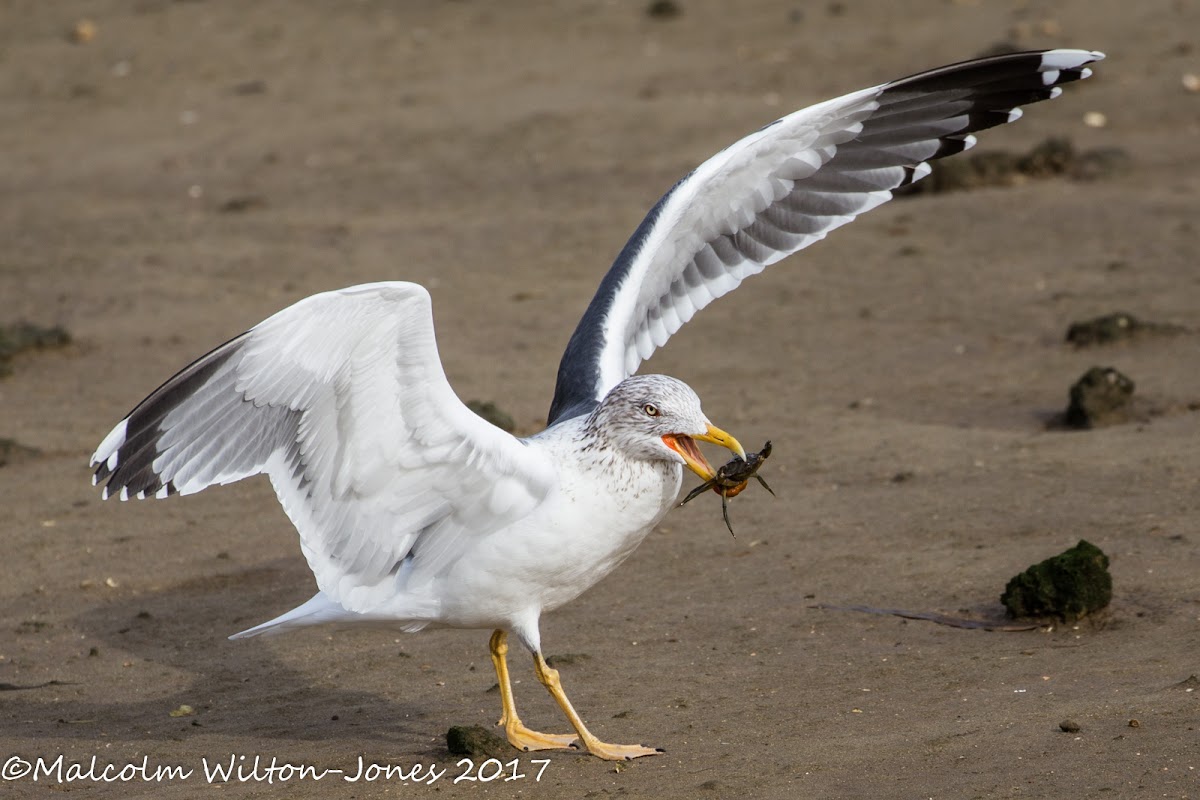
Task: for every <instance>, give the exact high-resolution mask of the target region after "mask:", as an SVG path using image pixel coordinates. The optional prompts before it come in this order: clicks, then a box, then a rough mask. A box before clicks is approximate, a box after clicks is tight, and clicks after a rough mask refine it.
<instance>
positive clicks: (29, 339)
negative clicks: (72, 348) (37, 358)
mask: <svg viewBox="0 0 1200 800" xmlns="http://www.w3.org/2000/svg"><path fill="white" fill-rule="evenodd" d="M70 343H71V335H70V334H69V333H67V331H66V329H65V328H62V327H59V326H57V325H55V326H54V327H53V328H43V327H41V326H40V325H33V324H31V323H29V322H18V323H16V324H13V325H0V378H2V377H4V376H5V375H8V374H10V373H11V372H12V366H11V365H10V362H11V361H12V357H13V356H15V355H17V354H18V353H21V352H24V351H26V350H42V349H45V348H48V347H62V346H64V345H67V344H70Z"/></svg>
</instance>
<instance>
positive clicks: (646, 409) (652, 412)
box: [642, 403, 658, 417]
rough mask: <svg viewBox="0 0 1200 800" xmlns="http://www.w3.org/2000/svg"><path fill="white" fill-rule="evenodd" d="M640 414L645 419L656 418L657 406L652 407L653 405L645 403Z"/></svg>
mask: <svg viewBox="0 0 1200 800" xmlns="http://www.w3.org/2000/svg"><path fill="white" fill-rule="evenodd" d="M642 413H644V414H645V415H646V416H647V417H657V416H658V406H656V405H654V403H646V405H644V406H642Z"/></svg>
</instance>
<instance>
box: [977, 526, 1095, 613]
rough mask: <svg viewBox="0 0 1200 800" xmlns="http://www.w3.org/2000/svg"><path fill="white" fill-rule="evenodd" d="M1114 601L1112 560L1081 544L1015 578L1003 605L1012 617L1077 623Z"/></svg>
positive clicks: (1001, 599)
mask: <svg viewBox="0 0 1200 800" xmlns="http://www.w3.org/2000/svg"><path fill="white" fill-rule="evenodd" d="M1111 600H1112V576H1111V575H1110V574H1109V572H1108V556H1106V555H1104V552H1103V551H1102V550H1101V549H1100V548H1099V547H1096V546H1095V545H1094V544H1092V543H1090V542H1088V541H1085V540H1083V539H1080V540H1079V544H1077V545H1075V546H1074V547H1072V548H1071V549H1070V550H1067V551H1065V552H1063V553H1059V554H1058V555H1056V556H1054V557H1053V558H1048V559H1046V560H1045V561H1043V562H1041V563H1040V564H1034V565H1033V566H1032V567H1030V568H1029V569H1027V570H1025V571H1024V572H1022V573H1021V574H1019V575H1017V576H1015V577H1014V578H1013V579H1012V580H1010V581H1009V582H1008V585H1007V586H1006V587H1005V588H1004V594H1002V595H1000V602H1001V603H1003V604H1004V607H1005V608H1006V609H1007V610H1008V614H1009V616H1011V617H1013V618H1020V617H1057V618H1058V619H1060V620H1062V621H1063V622H1074V621H1075V620H1077V619H1079V618H1080V617H1083V616H1086V615H1087V614H1090V613H1092V612H1094V611H1099V610H1100V609H1102V608H1104V607H1105V606H1107V605H1108V604H1109V602H1110V601H1111Z"/></svg>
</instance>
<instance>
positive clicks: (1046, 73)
mask: <svg viewBox="0 0 1200 800" xmlns="http://www.w3.org/2000/svg"><path fill="white" fill-rule="evenodd" d="M1102 58H1104V55H1103V54H1102V53H1098V52H1089V51H1084V50H1065V49H1059V50H1046V51H1039V52H1026V53H1013V54H1007V55H999V56H994V57H989V58H981V59H976V60H972V61H965V62H962V63H958V64H952V65H950V66H944V67H939V68H937V69H933V70H929V71H927V72H922V73H919V74H916V75H913V76H911V77H907V78H902V79H900V80H895V81H891V82H888V83H883V84H880V85H878V86H873V87H871V88H869V89H863V90H861V91H857V92H853V93H851V94H847V95H845V96H842V97H838V98H836V99H833V100H829V101H826V102H823V103H819V104H817V105H814V106H811V107H809V108H805V109H802V110H800V111H796V112H794V113H792V114H789V115H788V116H785V117H783V118H781V119H778V120H775V121H774V122H772V123H770V124H768V125H766V126H765V127H763V128H761V129H759V130H758V131H756V132H754V133H752V134H750V135H749V136H747V137H745V138H743V139H741V140H740V141H738V142H737V143H735V144H733V145H732V146H730V147H728V148H726V149H725V150H722V151H721V152H719V153H717V154H716V155H715V156H713V157H712V158H710V159H709V160H708V161H706V162H704V163H703V164H702V165H701V166H700V167H698V168H697V169H696V170H694V171H693V172H692V173H691V174H689V175H688V176H686V177H685V178H683V179H682V180H681V181H679V182H678V183H677V184H675V186H674V187H673V188H672V189H671V190H670V191H668V192H667V193H666V195H664V196H663V197H662V199H660V200H659V201H658V203H657V204H656V205H655V206H654V207H653V208H652V209H651V210H650V213H649V214H648V215H647V216H646V218H645V220H643V221H642V223H641V224H640V225H639V226H638V228H637V230H636V231H635V232H634V234H633V236H632V238H630V240H629V242H628V243H627V244H626V245H625V247H624V249H622V250H621V252H620V254H619V255H618V256H617V259H616V262H615V263H614V264H613V266H612V267H611V268H610V269H609V271H608V273H607V274H606V275H605V277H604V279H603V280H602V281H601V283H600V287H599V290H598V291H597V293H596V295H595V297H594V298H593V299H592V301H591V304H590V305H589V306H588V307H587V310H586V312H585V313H584V315H583V318H582V319H581V320H580V322H579V325H578V327H577V328H576V329H575V332H574V334H573V335H572V336H571V338H570V341H569V343H568V344H567V348H566V352H565V353H564V354H563V357H562V361H561V363H560V364H559V368H558V380H557V383H556V386H555V389H554V398H553V401H552V402H551V405H550V414H549V419H548V424H547V427H546V429H545V430H543V431H542V432H541V433H538V434H535V435H533V436H529V437H527V438H516V437H514V436H512V435H510V434H508V433H506V432H504V431H502V430H500V429H499V428H497V427H495V426H493V425H491V424H490V423H488V422H486V421H484V420H483V419H482V418H480V417H478V416H476V415H475V414H473V413H472V412H471V411H470V410H468V408H467V407H466V406H465V405H464V404H463V403H462V402H461V401H460V400H459V398H458V397H457V396H456V395H455V394H454V391H453V389H452V388H451V387H450V384H449V382H448V381H447V379H446V375H445V373H444V371H443V369H442V365H441V361H440V359H439V357H438V351H437V344H436V341H435V338H434V324H433V311H432V303H431V300H430V297H429V293H428V292H427V291H426V290H425V289H424V288H422V287H421V286H419V285H417V284H414V283H406V282H399V281H393V282H381V283H371V284H365V285H361V286H354V287H351V288H347V289H342V290H340V291H331V292H325V293H322V294H317V295H313V296H311V297H308V298H306V299H304V300H301V301H299V302H297V303H296V304H294V305H292V306H290V307H288V308H285V309H284V310H282V311H280V312H278V313H277V314H275V315H274V316H271V317H269V318H268V319H266V320H265V321H263V322H261V323H259V324H258V325H256V326H254V327H253V328H251V329H250V330H248V331H246V332H245V333H243V334H241V335H240V336H237V337H236V338H234V339H232V340H230V341H228V342H226V343H225V344H222V345H221V346H219V347H217V348H216V349H214V350H212V351H211V352H209V353H208V354H207V355H204V356H201V357H200V358H199V359H197V360H196V361H194V362H192V363H191V364H190V365H189V366H187V367H185V368H184V369H183V370H182V371H180V372H179V373H178V374H176V375H175V376H174V377H172V378H170V379H169V380H168V381H167V382H166V383H164V384H163V385H162V386H160V387H159V388H158V389H156V390H155V391H154V392H153V393H152V394H151V395H150V396H149V397H147V398H146V399H145V400H143V401H142V402H141V403H139V404H138V405H137V406H136V407H135V408H134V409H133V411H131V412H130V413H129V415H128V416H126V417H125V419H123V420H122V421H121V422H120V423H119V424H118V425H117V426H116V427H115V428H113V430H112V432H111V433H109V434H108V436H107V437H106V438H105V439H104V441H103V442H101V444H100V446H99V448H97V450H96V452H95V454H94V455H93V456H92V460H91V465H92V467H93V468H94V474H93V483H103V484H104V490H103V494H104V497H106V498H107V497H109V496H112V495H116V496H119V497H120V498H121V499H122V500H126V499H129V498H138V499H143V498H147V497H158V498H163V497H167V496H169V495H173V494H181V495H186V494H191V493H193V492H198V491H200V490H201V489H204V488H206V487H208V486H212V485H215V484H227V483H231V482H233V481H238V480H241V479H243V478H247V477H250V476H252V475H258V474H262V473H265V474H266V475H267V476H268V477H269V478H270V481H271V485H272V486H273V487H274V489H275V493H276V495H277V497H278V499H279V502H280V504H281V505H282V506H283V510H284V512H285V513H286V514H287V516H288V518H289V519H290V520H291V521H292V524H293V525H294V526H295V527H296V530H297V531H298V532H299V534H300V548H301V550H302V551H303V553H304V557H305V559H306V560H307V562H308V565H309V567H310V568H311V570H312V572H313V575H314V577H315V578H316V585H317V588H318V591H317V593H316V594H315V595H314V596H313V597H312V599H311V600H309V601H307V602H306V603H304V604H303V605H301V606H299V607H298V608H295V609H293V610H291V611H289V612H287V613H285V614H282V615H281V616H278V617H276V618H275V619H272V620H270V621H269V622H264V623H263V624H261V625H258V626H256V627H253V628H250V629H249V630H246V631H242V632H241V633H238V634H235V635H234V636H232V637H231V638H235V639H239V638H245V637H252V636H258V635H260V634H274V633H281V632H284V631H291V630H295V629H298V628H304V627H308V626H311V625H318V624H324V623H339V624H342V623H372V624H385V625H391V626H393V627H395V628H398V629H400V630H403V631H406V632H415V631H418V630H421V629H422V628H426V627H430V626H449V627H457V628H477V629H484V630H492V631H493V633H492V634H491V639H490V641H489V649H490V653H491V659H492V663H493V666H494V667H495V670H496V678H497V682H498V684H499V688H500V701H501V707H502V713H501V717H500V722H499V723H498V724H499V725H502V726H503V728H504V732H505V735H506V736H507V738H508V741H509V742H510V743H511V744H512V745H513V746H515V747H516V748H518V749H520V750H525V751H532V750H544V749H554V748H567V747H575V748H585V749H586V750H587V751H588V752H590V753H591V754H593V755H595V756H598V757H600V758H603V759H610V760H619V759H632V758H637V757H641V756H649V755H654V754H657V753H661V752H662V750H660V749H656V748H650V747H645V746H643V745H621V744H610V743H607V742H604V741H601V740H600V739H599V738H597V737H596V736H595V735H593V734H592V733H591V731H589V730H588V728H587V726H586V725H585V724H584V721H583V719H582V717H581V716H580V715H579V714H578V713H577V712H576V710H575V709H574V707H573V706H572V705H571V702H570V700H568V698H567V695H566V693H565V692H564V690H563V687H562V682H561V680H560V677H559V674H558V672H557V671H556V670H554V669H553V668H551V667H550V666H549V665H548V664H547V663H546V659H545V658H544V657H543V655H542V644H541V637H540V634H539V629H538V624H539V619H540V618H541V616H542V614H543V613H545V612H547V611H552V610H554V609H556V608H559V607H560V606H562V605H563V604H564V603H567V602H569V601H570V600H573V599H574V598H576V597H577V596H579V594H580V593H582V592H583V591H585V590H586V589H587V588H589V587H590V586H592V585H593V584H595V583H596V582H597V581H598V580H600V579H601V578H603V577H604V576H605V575H607V574H608V573H609V572H610V571H612V570H613V569H614V568H615V567H616V566H617V565H618V564H620V563H621V562H622V561H623V560H624V559H625V558H627V557H628V556H629V555H630V553H632V552H633V551H634V549H635V548H636V547H637V546H638V544H640V543H641V541H642V540H643V539H644V538H645V537H646V535H647V534H648V533H649V532H650V530H651V529H653V528H654V526H655V525H656V524H657V523H658V522H659V520H661V519H662V518H663V517H664V516H665V515H666V514H667V512H668V511H669V510H670V509H671V508H672V507H673V506H674V505H675V503H676V500H677V498H678V495H679V490H680V487H681V485H682V480H683V469H684V467H686V468H687V469H689V470H691V471H692V472H694V473H696V474H697V475H699V476H700V477H701V478H702V479H704V480H706V481H707V480H710V479H711V478H712V477H713V475H714V469H713V467H712V466H711V465H710V464H709V462H708V460H707V459H706V458H705V456H704V455H703V453H701V451H700V449H699V447H698V445H697V442H709V443H712V444H716V445H719V446H720V447H724V448H727V449H728V450H730V451H731V452H732V453H733V454H735V455H736V456H738V457H742V458H744V457H745V450H744V448H743V447H742V446H741V444H739V443H738V441H737V439H735V438H734V437H733V436H732V435H730V434H729V433H727V432H725V431H724V430H722V429H720V428H718V427H716V426H715V425H714V424H713V423H712V422H711V421H710V420H709V419H708V417H706V416H705V414H704V412H703V410H702V409H701V404H700V400H699V398H698V397H697V395H696V393H695V392H694V391H693V390H692V389H691V388H690V387H689V386H687V384H685V383H683V382H682V381H680V380H677V379H675V378H671V377H667V376H663V375H638V374H635V373H636V372H637V370H638V367H639V366H640V365H641V363H642V361H643V360H645V359H647V358H649V357H650V355H651V354H652V353H653V352H654V351H655V350H656V349H657V348H659V347H661V346H662V345H663V344H665V343H666V341H667V340H668V339H669V338H670V336H671V335H672V334H674V333H675V332H676V331H677V330H679V328H680V327H682V326H683V324H684V323H685V322H687V321H688V320H690V319H691V318H692V316H693V315H694V314H695V313H696V312H697V311H699V310H700V309H702V308H704V307H705V306H707V305H708V304H709V303H711V302H712V301H713V300H715V299H716V298H718V297H720V296H722V295H724V294H726V293H728V292H730V291H732V290H733V289H735V288H736V287H737V286H738V285H739V284H741V282H742V281H743V280H745V279H746V278H747V277H749V276H751V275H755V274H757V273H759V272H761V271H762V270H764V269H765V268H766V267H768V266H770V265H772V264H774V263H776V262H778V261H780V260H781V259H783V258H785V257H787V256H789V255H791V254H792V253H795V252H796V251H798V250H801V249H803V248H805V247H807V246H808V245H810V244H812V243H813V242H816V241H818V240H820V239H822V238H824V237H825V235H826V234H827V233H829V232H830V231H832V230H833V229H835V228H838V227H840V226H842V225H845V224H846V223H847V222H850V221H851V220H853V219H854V218H855V217H857V216H858V215H859V214H862V213H864V212H866V211H869V210H871V209H873V208H875V207H876V206H878V205H880V204H882V203H885V202H887V201H888V200H889V199H891V197H892V192H893V191H894V190H895V189H898V188H899V187H902V186H904V185H906V184H909V183H911V182H913V181H916V180H919V179H920V178H922V177H924V176H925V175H927V174H929V170H930V168H929V162H930V161H933V160H935V159H939V158H944V157H946V156H949V155H953V154H955V153H959V152H961V151H963V150H966V149H967V148H969V147H971V146H972V145H974V144H975V137H974V135H973V133H974V132H975V131H979V130H983V129H986V128H990V127H993V126H996V125H999V124H1003V123H1006V122H1012V121H1014V120H1016V119H1017V118H1018V117H1020V115H1021V109H1020V107H1019V106H1021V105H1025V104H1029V103H1034V102H1038V101H1040V100H1047V99H1051V98H1054V97H1057V96H1058V95H1059V94H1060V93H1061V92H1062V89H1061V88H1060V87H1061V85H1062V84H1065V83H1069V82H1072V81H1075V80H1079V79H1081V78H1086V77H1088V76H1089V75H1090V74H1091V70H1090V69H1089V68H1088V67H1087V66H1086V65H1087V64H1089V63H1092V62H1095V61H1099V60H1100V59H1102ZM510 634H511V635H512V636H514V637H516V639H517V640H518V641H520V643H521V644H522V645H524V646H525V648H526V649H528V650H529V652H530V653H531V654H532V656H533V667H534V672H535V674H536V675H537V678H538V680H539V681H540V682H541V683H542V685H543V686H545V688H546V689H547V690H548V691H549V693H550V694H551V695H552V696H553V698H554V700H555V701H556V703H557V704H558V706H559V708H560V709H561V710H562V712H563V714H564V715H565V716H566V718H567V720H568V721H569V722H570V724H571V727H572V728H573V729H574V730H573V732H572V733H565V734H550V733H541V732H538V731H535V730H532V729H530V728H528V727H526V726H525V724H524V723H523V722H522V721H521V718H520V716H519V715H518V714H517V707H516V703H515V700H514V698H513V691H512V683H511V680H510V677H509V669H508V660H507V654H508V637H509V635H510Z"/></svg>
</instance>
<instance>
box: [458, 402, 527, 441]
mask: <svg viewBox="0 0 1200 800" xmlns="http://www.w3.org/2000/svg"><path fill="white" fill-rule="evenodd" d="M467 408H469V409H471V410H472V411H474V412H475V413H476V414H477V415H479V416H481V417H483V418H484V419H486V420H487V421H488V422H490V423H492V424H493V425H495V426H496V427H497V428H499V429H500V430H502V431H508V432H509V433H512V432H513V431H514V430H516V428H517V423H516V421H514V420H513V418H512V414H509V413H508V412H507V411H505V410H504V409H502V408H500V406H498V405H496V404H495V403H493V402H492V401H491V400H468V401H467Z"/></svg>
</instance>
